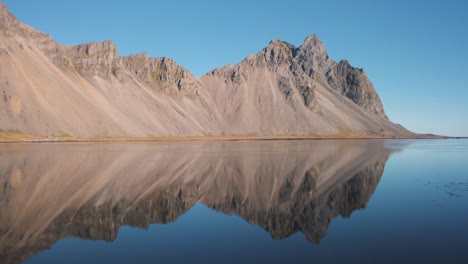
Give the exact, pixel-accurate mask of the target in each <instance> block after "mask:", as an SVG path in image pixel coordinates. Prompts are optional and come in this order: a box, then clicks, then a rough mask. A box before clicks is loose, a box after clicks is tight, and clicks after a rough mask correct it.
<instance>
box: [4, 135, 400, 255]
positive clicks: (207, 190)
mask: <svg viewBox="0 0 468 264" xmlns="http://www.w3.org/2000/svg"><path fill="white" fill-rule="evenodd" d="M391 151H392V150H390V149H387V148H385V146H384V142H382V141H379V140H375V141H369V140H363V141H352V140H343V141H338V140H337V141H332V140H323V141H263V142H262V141H255V142H254V141H251V142H190V143H187V142H185V143H150V144H148V143H107V144H105V143H103V144H84V143H83V144H50V145H49V144H29V145H28V144H24V145H22V144H12V145H0V212H1V214H0V262H1V263H19V262H21V261H22V260H25V259H27V258H29V257H31V256H32V255H34V254H37V253H39V252H40V251H42V250H45V249H48V248H50V247H51V246H52V245H53V244H54V243H55V242H56V241H58V240H59V239H61V238H65V237H79V238H84V239H94V240H105V241H112V240H114V239H115V238H116V237H117V233H118V230H119V227H120V226H122V225H129V226H135V227H141V228H147V227H148V226H149V225H150V224H153V223H168V222H172V221H175V220H176V219H177V218H178V217H179V216H180V215H181V214H183V213H185V212H186V211H188V210H189V209H190V208H191V207H192V206H193V205H195V204H196V203H198V202H201V203H203V204H205V205H207V206H208V207H210V208H213V209H214V210H217V211H219V212H223V213H226V214H235V215H239V216H241V217H242V218H244V219H245V220H246V221H248V222H249V223H252V224H256V225H258V226H260V227H262V228H263V229H265V230H266V231H267V232H269V233H270V234H271V236H272V237H273V238H274V239H282V238H285V237H288V236H290V235H292V234H294V233H296V232H302V233H304V234H305V236H306V237H307V238H308V239H309V240H310V241H311V242H313V243H318V242H319V241H320V240H321V239H322V238H323V237H324V236H325V235H326V232H327V229H328V225H329V223H330V221H331V220H332V219H333V218H335V217H336V216H338V215H342V216H345V217H347V216H350V215H351V213H352V212H353V211H354V210H356V209H360V208H364V207H365V206H366V204H367V202H368V201H369V199H370V197H371V195H372V193H373V192H374V190H375V189H376V187H377V184H378V183H379V180H380V178H381V176H382V173H383V169H384V166H385V162H386V161H387V159H388V157H389V155H390V153H391Z"/></svg>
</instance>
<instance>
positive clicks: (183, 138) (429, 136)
mask: <svg viewBox="0 0 468 264" xmlns="http://www.w3.org/2000/svg"><path fill="white" fill-rule="evenodd" d="M466 138H468V137H446V136H438V135H432V134H415V135H407V136H372V135H354V136H351V135H350V136H339V135H331V136H314V135H311V136H161V137H159V136H158V137H107V138H101V137H99V138H72V137H33V136H28V137H25V138H18V137H16V138H15V137H13V138H12V137H0V143H66V142H68V143H70V142H88V143H91V142H96V143H98V142H163V141H180V142H190V141H254V140H255V141H273V140H275V141H276V140H330V139H331V140H341V139H355V140H357V139H466Z"/></svg>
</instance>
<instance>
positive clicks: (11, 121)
mask: <svg viewBox="0 0 468 264" xmlns="http://www.w3.org/2000/svg"><path fill="white" fill-rule="evenodd" d="M5 131H6V132H9V133H15V132H16V133H24V134H27V135H34V136H50V137H59V138H63V137H65V138H70V137H72V138H103V137H104V138H109V137H132V138H134V137H153V136H211V135H218V136H271V135H274V136H287V135H297V136H301V135H314V136H318V135H325V136H331V135H334V136H336V135H338V136H353V135H354V136H363V135H364V136H411V135H413V134H412V133H411V132H410V131H408V130H406V129H405V128H403V127H402V126H400V125H397V124H394V123H392V122H390V121H389V120H388V118H387V117H386V115H385V112H384V109H383V105H382V103H381V101H380V98H379V95H378V94H377V92H376V90H375V88H374V87H373V85H372V83H371V82H370V81H369V79H368V77H367V75H366V74H365V72H364V71H363V70H362V69H359V68H355V67H353V66H351V65H350V64H349V63H348V62H347V61H345V60H343V61H340V62H335V61H333V60H332V59H330V58H329V57H328V54H327V51H326V49H325V44H324V43H323V42H322V41H321V40H320V39H319V38H318V37H317V36H316V35H311V36H309V37H307V38H306V39H305V41H304V43H303V44H302V45H301V46H299V47H295V46H294V45H291V44H289V43H286V42H284V41H281V40H272V41H271V42H270V43H269V44H268V45H267V47H265V48H264V49H263V50H261V51H260V52H258V53H257V54H254V55H250V56H248V57H247V58H246V59H244V60H243V61H242V62H240V63H238V64H236V65H227V66H224V67H221V68H218V69H215V70H213V71H210V72H209V73H207V74H205V75H204V76H202V77H200V78H197V77H195V76H194V75H193V74H191V73H190V72H189V70H187V69H185V68H184V67H182V66H180V65H178V64H177V63H176V62H175V61H174V60H172V59H169V58H151V57H148V55H147V53H145V52H143V53H139V54H135V55H130V56H120V55H119V53H118V49H117V47H116V45H115V43H114V42H113V41H103V42H92V43H84V44H80V45H62V44H59V43H57V42H56V41H55V40H54V39H52V37H51V36H50V35H49V34H44V33H42V32H40V31H38V30H36V29H34V28H32V27H30V26H28V25H25V24H24V23H22V22H21V21H19V20H18V19H16V18H15V16H14V15H13V14H11V13H9V12H8V9H7V8H6V6H5V5H4V4H1V6H0V132H5ZM413 136H414V135H413Z"/></svg>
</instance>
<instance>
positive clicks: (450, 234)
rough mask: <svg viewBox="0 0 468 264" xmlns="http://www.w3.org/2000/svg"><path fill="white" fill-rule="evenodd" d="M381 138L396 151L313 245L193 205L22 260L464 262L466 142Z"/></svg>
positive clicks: (300, 236) (467, 236) (467, 196)
mask: <svg viewBox="0 0 468 264" xmlns="http://www.w3.org/2000/svg"><path fill="white" fill-rule="evenodd" d="M408 143H409V144H408ZM385 144H386V146H387V147H390V148H394V149H397V150H400V151H397V152H394V153H393V154H392V155H391V156H390V158H389V159H388V161H387V163H386V165H385V170H384V174H383V176H382V178H381V180H380V182H379V183H378V186H377V189H376V191H375V192H374V194H373V195H372V197H371V199H370V201H369V202H368V204H367V205H366V207H365V209H363V210H356V211H353V212H352V215H351V216H350V217H349V218H343V217H337V218H335V219H332V220H331V223H330V226H329V228H328V231H327V233H326V236H325V237H324V238H323V239H322V240H321V241H320V243H319V244H317V245H314V244H313V243H310V242H309V241H308V240H307V239H306V238H305V236H304V235H303V234H302V233H300V232H298V233H296V234H293V235H291V236H290V237H288V238H285V239H282V240H274V239H272V237H271V235H270V234H269V233H268V232H266V231H265V230H263V229H262V228H261V227H259V226H258V225H254V224H249V223H248V222H246V221H245V220H244V219H243V218H241V217H240V216H237V215H226V214H223V213H221V212H217V211H215V210H213V209H210V208H208V207H207V206H206V205H204V204H203V203H197V204H196V205H195V206H194V207H192V208H191V209H190V210H189V211H188V212H186V213H184V214H183V215H181V216H180V217H179V218H178V219H177V220H176V221H175V222H172V223H169V224H152V225H150V227H149V229H148V230H144V229H138V228H134V227H127V226H124V227H121V228H120V230H119V233H118V237H117V239H116V240H115V241H113V242H112V243H108V242H102V241H90V240H81V239H78V238H65V239H62V240H60V241H58V242H57V243H56V244H54V245H53V248H52V250H45V251H42V252H41V253H39V254H38V255H36V256H34V257H32V258H30V259H29V260H28V261H26V263H138V262H140V263H146V262H148V263H183V262H184V263H185V262H198V263H294V262H297V263H333V262H341V263H343V262H347V263H369V262H371V263H415V262H420V263H468V255H467V254H468V253H467V245H468V225H467V224H466V223H468V155H466V150H467V149H468V140H433V141H432V140H420V141H418V140H408V141H405V140H396V141H386V142H385ZM301 149H302V147H301ZM256 155H260V154H258V153H257V154H256Z"/></svg>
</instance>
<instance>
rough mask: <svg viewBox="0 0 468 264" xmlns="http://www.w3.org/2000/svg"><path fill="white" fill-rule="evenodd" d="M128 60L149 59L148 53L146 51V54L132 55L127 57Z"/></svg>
mask: <svg viewBox="0 0 468 264" xmlns="http://www.w3.org/2000/svg"><path fill="white" fill-rule="evenodd" d="M126 57H128V58H131V59H148V58H149V57H148V52H146V51H144V52H140V53H137V54H130V55H128V56H126Z"/></svg>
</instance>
